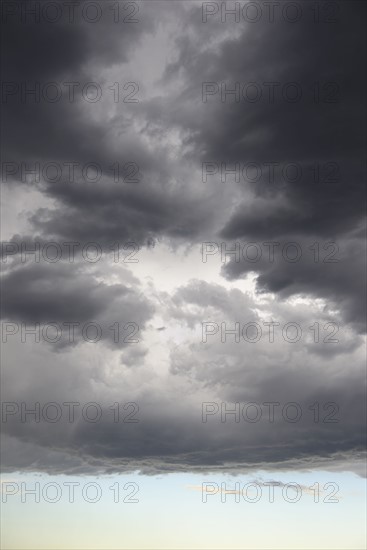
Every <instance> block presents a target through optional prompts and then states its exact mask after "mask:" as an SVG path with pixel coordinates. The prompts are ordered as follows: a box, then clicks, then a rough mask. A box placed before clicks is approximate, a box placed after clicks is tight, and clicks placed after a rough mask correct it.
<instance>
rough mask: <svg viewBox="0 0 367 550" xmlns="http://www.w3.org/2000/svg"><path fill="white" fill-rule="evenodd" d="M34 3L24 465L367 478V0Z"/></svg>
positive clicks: (15, 94) (17, 79) (21, 369)
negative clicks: (32, 411) (366, 463)
mask: <svg viewBox="0 0 367 550" xmlns="http://www.w3.org/2000/svg"><path fill="white" fill-rule="evenodd" d="M34 4H35V3H34V2H29V3H28V4H27V7H26V8H25V7H24V6H23V8H22V6H21V4H19V2H4V3H3V6H2V20H3V25H2V27H3V28H2V31H3V32H2V34H3V38H2V45H3V54H2V89H1V92H2V113H3V116H2V147H1V149H2V177H1V186H2V214H3V215H2V251H1V256H2V260H1V262H2V309H1V318H2V349H3V351H2V355H3V367H2V399H3V401H4V402H5V404H4V403H3V410H2V412H3V416H2V429H3V445H2V469H3V471H4V472H5V479H6V480H9V479H10V480H11V479H13V480H17V479H18V480H20V479H23V478H24V479H28V477H27V476H29V475H34V474H42V476H41V479H53V480H55V479H56V480H57V479H65V476H72V479H78V478H79V477H78V476H92V477H90V478H89V477H88V479H93V476H100V475H102V476H103V475H105V474H109V475H113V476H115V479H120V477H121V476H129V475H133V476H136V477H134V480H136V479H141V480H146V481H145V483H147V484H149V483H150V481H148V480H147V479H148V478H149V479H157V480H158V481H157V485H156V486H155V488H154V489H152V488H150V489H147V491H148V493H149V491H153V492H154V491H159V486H160V485H159V483H162V484H163V485H162V486H163V488H164V487H165V485H164V484H165V483H167V482H166V481H164V480H166V479H176V478H175V477H173V478H172V475H173V476H175V475H186V476H187V475H188V476H189V475H192V476H193V477H192V479H193V480H194V481H193V482H192V483H191V485H194V486H195V487H196V486H197V485H199V486H200V484H201V482H202V481H205V480H207V479H209V478H208V476H210V475H212V476H215V478H214V477H213V479H215V480H217V483H218V479H219V477H218V476H221V475H225V476H227V475H230V476H235V477H234V478H233V479H240V478H239V477H238V476H247V477H246V479H252V480H254V479H259V477H258V472H263V474H262V475H264V476H265V477H267V479H281V480H282V483H286V480H285V478H284V475H285V473H286V472H293V473H295V472H297V475H299V476H301V477H302V476H303V475H307V472H308V473H310V472H315V476H317V475H319V474H317V472H319V473H320V472H323V473H322V476H323V480H324V481H325V480H326V481H331V480H333V479H334V478H333V475H334V476H338V475H341V472H345V473H346V474H345V475H348V476H351V477H348V479H355V478H358V479H360V480H361V479H362V478H363V477H365V466H364V450H365V434H366V427H365V418H366V410H365V396H366V394H365V391H366V390H365V381H366V376H365V373H366V371H365V331H366V313H365V303H366V292H365V265H366V264H365V261H366V259H365V204H366V203H365V186H364V181H365V146H366V140H365V125H364V120H365V93H366V86H365V84H366V82H365V61H366V60H365V24H366V16H365V3H364V2H360V1H353V0H351V1H348V2H345V1H338V2H331V3H330V2H322V1H320V2H316V3H311V2H303V1H297V2H292V3H290V2H280V3H276V2H275V3H270V5H269V3H267V2H262V1H257V2H250V3H248V2H227V3H224V2H201V1H196V0H193V1H181V0H178V1H174V0H172V1H170V0H166V1H155V0H152V1H150V0H146V1H135V2H124V1H120V2H117V3H116V2H114V3H113V2H109V1H108V0H107V1H105V2H78V3H77V4H74V2H70V3H69V4H68V3H62V2H41V3H40V4H41V7H40V6H38V7H37V6H36V7H35V10H36V11H35V13H33V14H32V13H28V11H27V10H28V8H29V5H33V8H34ZM36 4H37V3H36ZM311 4H312V5H311ZM226 9H227V11H226ZM230 9H232V10H234V12H233V13H229V10H230ZM32 250H35V252H34V253H31V251H32ZM32 328H33V333H32ZM48 403H53V404H54V405H53V406H51V407H48V408H47V406H46V408H45V407H44V406H45V405H46V404H48ZM67 403H69V405H65V404H67ZM70 403H77V405H75V406H73V407H72V406H71V405H70ZM88 403H94V405H93V406H92V407H90V408H89V409H88V411H87V415H88V413H89V414H90V416H91V417H93V415H94V414H96V415H97V416H98V415H100V416H98V418H97V420H96V421H95V422H93V421H90V418H86V417H85V408H83V407H84V406H85V405H86V404H88ZM116 403H118V404H119V405H118V406H117V405H116ZM290 403H291V405H289V404H290ZM248 404H252V405H250V407H249V406H248ZM37 407H39V408H37ZM28 409H35V410H36V413H35V415H33V416H32V414H27V413H26V410H28ZM71 411H72V414H73V417H72V418H70V414H71ZM116 411H117V412H116ZM228 411H234V414H233V413H232V414H227V415H226V412H228ZM116 414H118V419H117V421H116ZM37 415H38V417H37ZM54 418H56V421H53V419H54ZM50 419H51V420H50ZM137 472H140V475H137ZM264 472H265V473H264ZM168 474H170V475H168ZM45 475H46V476H48V477H47V478H44V477H43V476H45ZM328 475H329V477H327V476H328ZM23 476H25V477H23ZM49 476H51V477H49ZM60 476H61V477H60ZM152 476H153V477H152ZM156 476H163V477H156ZM166 476H167V477H166ZM249 476H250V477H249ZM294 477H295V476H293V478H294ZM291 478H292V475H291ZM291 478H290V479H289V480H288V481H294V479H291ZM70 479H71V477H70ZM80 479H85V478H84V477H80ZM102 479H103V478H102ZM124 479H125V478H124ZM127 479H128V478H127ZM185 479H186V477H185ZM231 479H232V478H231ZM241 479H242V478H241ZM159 480H161V481H159ZM306 481H307V482H309V481H310V480H309V479H307V480H306ZM314 481H316V478H315V479H314ZM142 483H143V481H142ZM233 483H235V481H234V482H233ZM302 483H303V485H305V483H306V482H305V481H304V480H303V481H302ZM302 483H301V485H302ZM187 484H190V483H187ZM219 484H220V481H219ZM309 485H312V483H311V482H310V483H309ZM162 490H163V489H162ZM199 492H200V491H199ZM191 494H192V495H195V491H193V492H192V493H190V495H191ZM199 497H200V498H201V494H200V495H199ZM177 498H179V497H177ZM213 498H214V497H213ZM219 498H220V497H218V499H219ZM161 505H162V507H163V504H161ZM165 505H167V502H166V504H165ZM352 506H355V502H354V503H353V504H352ZM152 507H154V501H153V500H152V503H151V504H150V506H148V507H147V509H146V510H145V512H144V514H147V517H149V514H150V513H151V511H152ZM63 513H66V512H63ZM83 513H86V512H85V510H84V512H83ZM197 513H198V514H199V516H200V514H201V513H202V512H200V510H199V511H198V512H197ZM216 513H218V512H216ZM12 521H13V520H11V521H10V524H12ZM172 521H173V520H172ZM218 521H221V520H220V519H219V520H218ZM222 521H223V522H224V523H223V525H224V526H226V525H227V524H226V519H225V518H224V519H223V518H222ZM361 526H362V522H360V523H359V526H358V525H357V526H356V527H353V528H352V527H351V526H349V528H350V530H352V529H353V532H354V537H355V538H354V539H353V541H354V542H353V544H354V545H355V546H353V548H362V547H363V544H364V539H363V533H362V531H363V529H362V527H361ZM358 529H359V532H358ZM356 530H357V531H356ZM346 534H347V536H346V537H345V544H346V545H347V544H348V542H347V540H348V537H349V540H352V539H350V532H349V531H348V529H346V530H345V531H344V535H346ZM238 535H239V534H238V533H237V534H236V536H235V537H234V539H233V540H232V541H230V543H228V540H223V541H222V540H221V541H219V539H218V541H217V544H218V545H219V546H218V548H219V547H220V548H222V547H223V548H225V547H226V546H225V545H226V544H230V546H227V547H231V548H232V547H233V548H237V547H238V548H239V547H240V546H239V545H240V539H239V538H238ZM167 536H168V535H167ZM320 536H321V535H320ZM129 537H130V538H129V539H128V540H127V541H126V543H124V544H126V546H123V544H122V543H121V541H120V543H118V542H116V540H113V541H112V540H111V541H109V543H110V544H111V548H112V547H113V548H115V547H116V548H118V547H121V548H122V547H124V548H125V547H134V548H142V547H143V546H144V548H150V547H153V546H154V544H156V545H157V547H159V545H161V547H163V545H164V544H168V546H169V545H171V547H177V548H178V547H184V546H180V545H182V544H186V545H187V546H186V547H200V548H204V547H208V546H205V545H208V541H205V539H203V540H201V539H200V540H199V539H198V540H196V541H195V539H185V538H183V539H181V541H180V540H175V539H174V537H173V535H172V537H173V538H168V539H159V538H158V539H154V540H155V542H154V543H153V542H151V543H149V540H148V542H142V541H141V540H140V539H139V541H138V542H137V539H134V537H133V536H132V534H131V533H130V535H129ZM254 537H255V535H254ZM340 537H341V538H339V541H340V544H341V545H342V546H340V547H343V548H348V546H343V544H344V542H343V541H344V539H343V533H342V534H340ZM255 539H256V537H255V538H254V539H251V541H252V542H251V544H253V545H254V544H255V543H254V540H255ZM321 539H322V537H321V538H320V539H319V544H320V545H321V546H320V547H322V548H328V547H329V546H327V545H328V544H329V543H328V541H327V540H326V539H325V540H324V539H322V540H321ZM85 540H87V539H84V542H83V539H81V540H80V541H79V542H78V546H77V547H78V548H83V547H84V546H83V544H86V543H85ZM152 540H153V539H152ZM261 540H262V539H261ZM261 540H260V542H258V544H259V546H256V548H264V547H265V546H266V548H271V547H274V548H275V547H277V546H269V545H270V544H272V543H271V542H269V541H268V540H265V539H263V541H262V542H261ZM167 541H169V543H168V542H167ZM182 541H183V542H182ZM278 542H279V541H278ZM5 544H6V545H7V546H6V548H19V544H25V542H24V541H23V540H22V541H21V542H20V539H17V537H16V536H15V531H14V528H13V530H11V529H10V531H9V534H8V535H7V538H6V540H5ZM32 544H33V546H32ZM38 544H40V543H38ZM42 544H43V543H42ZM44 544H45V547H51V546H50V544H56V543H55V542H52V541H51V539H49V538H47V537H46V538H45V541H44ZM60 544H61V543H60ZM63 544H64V545H66V544H69V548H74V547H76V546H70V544H72V542H70V540H67V541H66V542H65V541H64V542H63ZM88 544H89V545H90V542H88ZM96 544H97V543H96ZM102 544H103V543H102ZM118 544H121V546H118ZM128 544H130V546H127V545H128ZM149 544H151V545H152V546H149ZM211 544H212V545H213V544H215V541H214V542H213V541H212V542H211V543H210V541H209V547H210V545H211ZM231 544H232V546H231ZM242 544H243V540H242ZM249 544H250V543H249ZM261 544H263V545H264V546H261ZM280 544H281V545H280V546H279V547H286V544H289V547H293V548H294V547H297V548H301V547H302V546H294V544H297V542H295V540H294V539H293V538H290V539H289V540H288V539H287V540H283V542H281V543H280ZM307 544H309V546H307V547H308V548H309V547H311V546H310V545H311V544H312V541H308V543H307ZM315 544H316V543H315ZM17 545H18V546H17ZM172 545H173V546H172ZM174 545H176V546H174ZM190 545H191V546H190ZM195 545H196V546H195ZM24 547H25V546H24ZM28 547H29V548H39V547H40V546H37V542H34V541H33V542H32V543H31V546H27V548H28ZM52 547H54V548H56V547H58V546H52ZM63 547H66V546H63ZM89 547H90V546H89ZM96 547H97V546H96ZM98 547H100V546H98ZM211 547H213V546H211ZM246 547H247V546H246ZM248 547H249V548H250V547H251V548H253V547H255V546H248ZM313 547H314V548H317V547H318V546H313ZM332 547H333V548H335V547H336V546H332ZM349 548H350V546H349Z"/></svg>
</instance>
